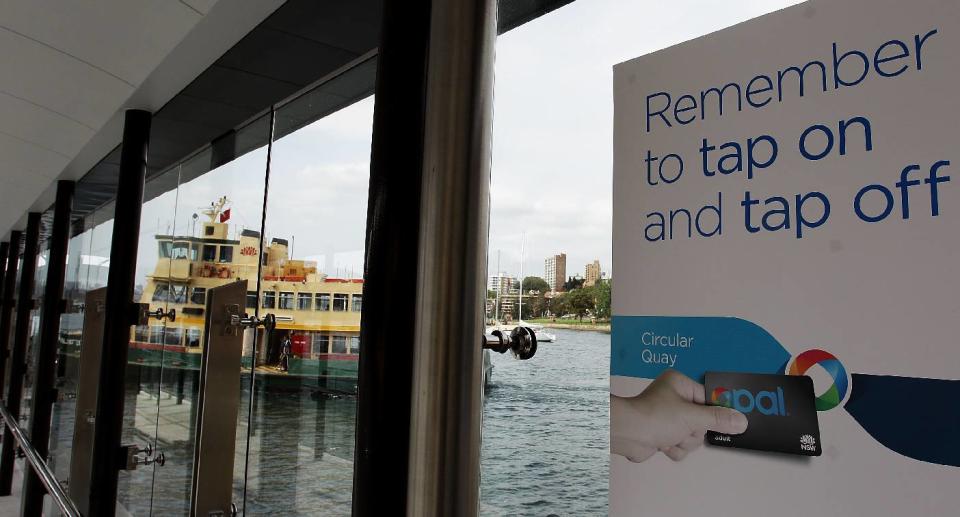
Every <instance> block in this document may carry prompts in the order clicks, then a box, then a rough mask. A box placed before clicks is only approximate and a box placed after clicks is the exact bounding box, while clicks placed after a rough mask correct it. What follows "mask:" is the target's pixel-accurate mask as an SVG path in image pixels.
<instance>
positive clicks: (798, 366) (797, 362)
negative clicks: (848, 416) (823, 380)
mask: <svg viewBox="0 0 960 517" xmlns="http://www.w3.org/2000/svg"><path fill="white" fill-rule="evenodd" d="M815 364H818V365H820V367H821V368H823V369H824V371H826V372H827V374H829V375H830V377H833V385H831V386H830V388H829V389H828V390H827V391H825V392H824V393H822V394H820V395H818V396H817V400H816V406H817V411H827V410H830V409H833V408H835V407H837V406H839V405H840V401H841V400H843V397H845V396H846V395H847V370H846V369H845V368H844V367H843V364H841V363H840V360H839V359H837V358H836V357H835V356H834V355H833V354H831V353H830V352H827V351H824V350H820V349H817V348H814V349H812V350H807V351H806V352H804V353H802V354H800V355H798V356H797V357H795V358H794V359H793V362H791V363H790V366H789V367H788V368H787V373H789V374H790V375H803V374H805V373H806V372H807V370H809V369H810V368H811V367H813V365H815Z"/></svg>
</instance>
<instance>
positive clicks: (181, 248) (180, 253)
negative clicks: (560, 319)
mask: <svg viewBox="0 0 960 517" xmlns="http://www.w3.org/2000/svg"><path fill="white" fill-rule="evenodd" d="M189 255H190V244H189V243H186V242H175V243H173V250H172V252H171V254H170V258H174V259H185V258H188V257H189Z"/></svg>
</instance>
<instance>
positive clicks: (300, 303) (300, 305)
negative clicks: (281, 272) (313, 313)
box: [297, 293, 313, 311]
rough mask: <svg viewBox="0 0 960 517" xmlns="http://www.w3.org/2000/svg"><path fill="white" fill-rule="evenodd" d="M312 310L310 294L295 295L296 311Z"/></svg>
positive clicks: (311, 296) (311, 295)
mask: <svg viewBox="0 0 960 517" xmlns="http://www.w3.org/2000/svg"><path fill="white" fill-rule="evenodd" d="M312 308H313V294H312V293H297V310H301V311H309V310H310V309H312Z"/></svg>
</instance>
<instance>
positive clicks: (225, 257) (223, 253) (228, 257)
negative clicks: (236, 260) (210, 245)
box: [220, 246, 233, 262]
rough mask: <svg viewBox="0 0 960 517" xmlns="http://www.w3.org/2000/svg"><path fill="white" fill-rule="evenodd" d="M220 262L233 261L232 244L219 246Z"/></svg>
mask: <svg viewBox="0 0 960 517" xmlns="http://www.w3.org/2000/svg"><path fill="white" fill-rule="evenodd" d="M220 262H233V246H220Z"/></svg>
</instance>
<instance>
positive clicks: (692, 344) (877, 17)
mask: <svg viewBox="0 0 960 517" xmlns="http://www.w3.org/2000/svg"><path fill="white" fill-rule="evenodd" d="M647 22H650V21H649V20H648V21H647ZM614 103H615V130H614V192H613V201H614V250H613V253H614V256H613V258H614V263H615V267H616V271H617V279H616V287H615V289H614V292H613V312H614V319H613V330H612V345H611V348H612V350H611V354H612V355H611V381H610V390H611V431H610V432H611V462H610V514H611V515H684V516H699V515H709V516H727V515H729V516H737V517H741V516H766V515H776V516H810V515H816V516H848V515H849V516H860V515H864V516H880V515H882V516H887V515H891V516H906V515H944V516H945V515H960V380H958V379H960V2H956V1H953V0H913V1H909V2H907V1H902V0H824V1H820V0H814V1H811V2H806V3H803V4H799V5H796V6H793V7H790V8H787V9H784V10H782V11H778V12H775V13H771V14H769V15H766V16H763V17H760V18H757V19H754V20H751V21H748V22H746V23H743V24H740V25H737V26H734V27H731V28H728V29H725V30H723V31H720V32H717V33H714V34H710V35H707V36H704V37H702V38H698V39H696V40H693V41H689V42H686V43H683V44H680V45H677V46H675V47H672V48H668V49H665V50H662V51H659V52H656V53H653V54H650V55H646V56H641V57H638V58H636V59H633V60H631V61H627V62H625V63H622V64H619V65H617V66H616V67H615V68H614ZM744 374H762V375H744ZM785 375H788V376H807V377H808V378H809V380H810V381H812V388H811V387H810V385H809V384H808V383H809V382H810V381H808V380H806V379H787V380H784V378H783V377H782V376H785ZM705 383H706V384H707V386H708V388H709V389H706V390H705V389H704V387H703V385H704V384H705ZM708 430H709V431H717V433H707V434H706V436H705V432H707V431H708ZM748 433H750V434H748Z"/></svg>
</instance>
